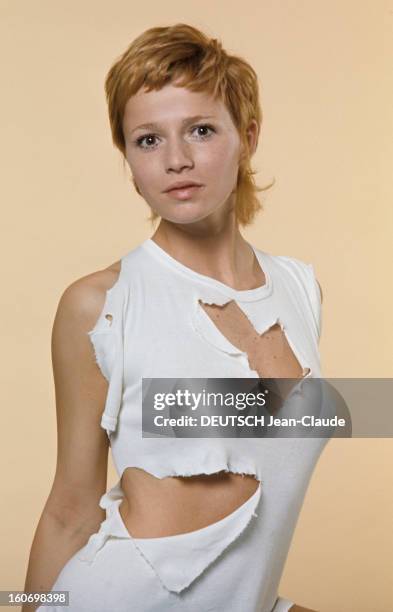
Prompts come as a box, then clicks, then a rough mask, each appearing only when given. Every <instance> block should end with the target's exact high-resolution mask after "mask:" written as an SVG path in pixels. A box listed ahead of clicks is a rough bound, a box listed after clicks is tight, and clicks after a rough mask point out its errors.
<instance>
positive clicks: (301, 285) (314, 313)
mask: <svg viewBox="0 0 393 612" xmlns="http://www.w3.org/2000/svg"><path fill="white" fill-rule="evenodd" d="M250 247H251V248H252V249H253V251H254V254H255V256H256V259H257V261H258V263H259V265H260V267H261V269H262V270H263V272H264V275H265V279H266V282H265V284H264V285H263V286H260V287H257V288H255V289H249V290H236V289H233V288H231V287H229V286H228V285H226V284H224V283H222V282H220V281H218V280H216V279H213V278H212V277H209V276H205V275H203V274H200V273H198V272H196V271H194V270H192V269H190V268H189V267H187V266H185V265H183V264H182V263H181V262H179V261H178V260H177V259H175V258H173V257H172V256H171V255H169V254H168V253H167V252H166V251H165V250H164V249H162V248H161V247H160V246H159V245H158V244H157V243H156V242H154V241H153V240H152V239H150V238H149V239H147V240H145V241H144V242H142V243H141V244H140V245H139V246H137V247H136V248H134V249H133V250H131V251H130V252H128V253H127V254H126V255H124V256H123V257H122V258H121V269H120V274H119V277H118V279H117V281H116V282H115V284H114V285H113V286H112V287H111V288H110V289H109V290H108V291H107V292H106V297H105V303H104V306H103V308H102V311H101V313H100V315H99V317H98V319H97V321H96V324H95V326H94V328H93V329H92V330H91V331H89V332H88V335H89V337H90V340H91V342H92V344H93V347H94V352H95V357H96V361H97V364H98V366H99V367H100V369H101V371H102V373H103V375H104V376H105V378H106V379H107V380H108V383H109V385H108V392H107V396H106V402H105V408H104V411H103V414H102V418H101V426H102V427H103V428H104V429H105V430H106V432H107V435H108V437H109V440H110V446H111V452H112V458H113V462H114V465H115V468H116V471H117V473H118V476H119V479H120V480H119V482H118V483H117V484H116V485H115V486H114V487H112V489H111V490H110V491H108V492H107V493H106V494H105V495H104V496H103V497H102V499H101V501H100V505H101V507H102V508H106V509H107V510H108V509H110V508H113V505H114V504H115V505H116V504H117V503H118V502H119V500H120V499H121V496H122V491H121V487H120V481H121V476H122V474H123V473H124V470H125V469H126V468H127V467H136V468H140V469H143V470H145V471H147V472H148V473H150V474H152V475H153V476H155V477H157V478H165V477H168V476H191V475H196V474H212V473H215V472H219V471H222V470H225V471H230V472H233V473H241V474H253V475H255V476H256V478H257V479H258V480H259V481H260V483H261V484H260V486H259V488H258V490H257V491H256V493H255V494H254V495H253V496H252V498H251V499H250V500H248V501H247V502H246V504H244V505H243V506H242V508H241V509H239V510H238V511H236V512H234V513H233V514H232V515H230V516H229V517H227V518H226V519H224V520H223V521H219V523H218V524H217V525H216V527H215V528H217V529H218V528H220V529H223V533H222V534H220V536H219V537H218V536H217V537H216V538H215V542H216V544H215V546H210V548H209V547H208V548H207V550H209V551H210V552H209V555H211V556H212V558H215V557H216V556H217V555H219V554H220V553H221V552H222V549H223V548H225V546H227V544H228V542H229V541H232V540H233V539H234V538H235V537H236V535H238V534H239V533H240V532H241V531H242V530H243V529H244V528H245V525H246V524H247V523H248V521H249V520H250V518H251V516H252V515H255V510H256V508H257V505H258V503H259V502H260V500H263V508H264V512H265V514H264V519H263V520H264V521H265V522H264V523H263V530H264V537H265V538H266V548H264V549H263V551H262V548H261V551H262V552H261V554H264V555H266V568H267V569H266V576H267V577H266V580H267V583H268V585H269V586H268V587H266V594H265V595H266V601H269V602H271V603H270V604H269V605H270V606H271V607H270V608H268V607H266V609H269V610H270V609H272V608H273V602H274V601H275V598H276V589H277V585H278V582H279V579H280V576H281V572H282V569H283V565H284V562H285V558H286V554H287V552H288V550H289V544H290V541H291V538H292V534H293V531H294V528H295V525H296V520H297V517H298V515H299V512H300V509H301V505H302V501H303V498H304V495H305V492H306V488H307V485H308V482H309V480H310V477H311V475H312V471H313V469H314V466H315V464H316V462H317V459H318V457H319V454H320V453H321V451H322V449H323V447H324V445H325V444H326V442H327V440H326V438H290V437H289V438H286V437H283V438H263V439H261V438H252V439H250V438H225V437H214V438H213V437H210V438H176V437H175V438H173V437H168V436H156V437H143V436H142V379H143V378H162V379H167V378H171V379H173V378H209V379H210V378H211V379H213V378H259V377H260V376H259V374H258V372H256V371H255V370H252V369H251V367H250V364H249V360H248V356H247V353H245V352H243V351H241V350H240V349H239V348H238V347H236V346H235V345H234V344H232V343H231V342H230V341H229V340H228V339H227V338H226V336H225V335H224V334H222V333H221V331H219V329H218V327H217V326H216V325H215V324H214V323H213V321H212V320H211V319H210V317H209V316H208V315H207V313H206V312H205V310H204V309H203V307H202V306H201V304H200V303H199V300H201V301H202V302H203V303H206V304H216V305H224V304H226V303H227V302H230V301H232V300H234V301H235V302H236V303H237V305H238V306H239V308H240V309H241V310H242V311H243V312H244V314H245V315H246V316H247V317H248V319H249V321H250V322H251V324H252V325H253V327H254V329H255V330H256V331H257V333H258V334H263V333H264V332H265V331H267V330H268V329H269V328H270V327H272V325H274V324H275V323H279V324H280V325H281V328H282V330H283V332H284V333H285V335H286V339H287V341H288V344H289V346H290V347H291V349H292V351H293V353H294V355H295V357H296V358H297V360H298V362H299V363H300V365H301V366H302V367H303V369H304V370H306V369H307V370H308V373H307V375H306V376H305V378H307V377H316V378H318V377H320V376H321V366H320V357H319V349H318V343H319V337H320V332H321V296H320V291H319V287H318V283H317V281H316V277H315V274H314V269H313V266H312V264H308V263H305V262H303V261H301V260H299V259H296V258H293V257H286V256H281V255H272V254H269V253H267V252H265V251H263V250H261V249H258V248H256V247H254V246H252V245H250ZM303 380H304V379H302V381H303ZM299 398H300V396H299ZM300 399H301V398H300ZM300 399H299V401H300ZM108 520H109V524H110V517H109V519H108ZM198 532H199V533H198ZM109 533H110V531H108V529H107V531H106V534H107V535H108V534H109ZM273 533H274V540H272V534H273ZM196 534H197V535H198V537H201V538H202V536H203V537H206V538H209V534H210V536H211V535H212V534H211V532H210V531H209V528H206V530H198V531H197V532H196ZM188 537H189V538H192V537H193V534H192V533H191V534H188ZM195 537H196V536H195ZM154 540H155V539H150V540H149V539H148V540H144V539H139V540H135V542H137V545H138V546H140V548H141V550H142V551H143V554H144V556H147V558H148V559H149V562H150V564H151V565H152V566H153V567H154V569H155V570H156V571H157V573H158V575H159V577H160V579H161V580H162V582H163V584H164V585H165V586H166V588H168V589H170V590H173V591H176V592H179V591H181V590H182V589H183V588H185V587H186V586H187V585H189V584H190V583H191V581H192V580H193V579H195V577H196V576H197V575H198V574H199V573H200V572H201V571H202V569H203V568H204V567H206V565H207V564H208V562H211V560H212V559H210V561H209V560H208V559H207V558H206V557H203V556H202V558H201V559H199V561H200V564H199V565H198V555H197V553H195V557H193V558H192V557H190V555H189V553H187V551H186V549H184V558H183V559H182V565H181V567H182V571H181V574H178V575H176V576H174V575H173V574H171V575H168V574H167V563H166V561H165V560H167V559H168V555H169V556H170V554H171V552H170V550H171V549H170V546H169V545H170V544H171V545H173V554H174V555H177V554H178V551H177V549H176V546H177V545H178V544H179V536H172V537H168V538H164V539H163V540H164V541H165V542H166V548H165V553H163V552H162V549H161V550H159V549H158V548H156V549H154V546H153V544H154ZM156 540H157V542H158V539H156ZM190 541H191V540H190ZM273 541H274V544H272V542H273ZM261 545H262V540H261ZM93 548H94V547H93ZM199 548H200V547H199ZM199 548H198V550H199ZM175 549H176V550H175ZM86 550H87V549H86ZM95 550H96V549H95ZM86 554H87V553H86ZM198 554H201V555H202V552H200V553H198ZM258 609H259V608H258ZM261 609H262V608H261ZM263 609H265V608H263Z"/></svg>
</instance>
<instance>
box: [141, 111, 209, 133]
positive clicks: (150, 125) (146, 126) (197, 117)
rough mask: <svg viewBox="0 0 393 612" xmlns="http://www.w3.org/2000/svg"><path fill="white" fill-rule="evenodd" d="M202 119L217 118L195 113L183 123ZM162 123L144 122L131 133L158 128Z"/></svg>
mask: <svg viewBox="0 0 393 612" xmlns="http://www.w3.org/2000/svg"><path fill="white" fill-rule="evenodd" d="M200 119H216V117H215V116H214V115H193V116H192V117H186V118H185V119H183V121H182V125H186V124H187V123H192V122H193V121H200ZM160 127H161V125H160V124H159V123H142V124H141V125H138V127H135V128H134V129H133V130H131V132H130V134H133V133H134V132H136V130H156V129H159V128H160Z"/></svg>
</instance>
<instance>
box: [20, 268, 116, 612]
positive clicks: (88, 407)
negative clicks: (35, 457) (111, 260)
mask: <svg viewBox="0 0 393 612" xmlns="http://www.w3.org/2000/svg"><path fill="white" fill-rule="evenodd" d="M115 280H116V277H115V276H114V273H113V270H111V269H107V270H102V271H99V272H96V273H94V274H91V275H88V276H86V277H83V278H81V279H79V280H77V281H76V282H74V283H73V284H72V285H70V286H69V287H68V288H67V289H66V290H65V291H64V293H63V295H62V297H61V299H60V302H59V306H58V309H57V312H56V317H55V320H54V325H53V331H52V365H53V374H54V383H55V394H56V416H57V463H56V471H55V476H54V480H53V484H52V488H51V491H50V493H49V497H48V499H47V501H46V504H45V506H44V509H43V512H42V514H41V517H40V520H39V522H38V526H37V529H36V532H35V535H34V539H33V543H32V547H31V551H30V556H29V562H28V568H27V575H26V581H25V587H24V590H25V591H30V592H36V591H50V590H51V587H52V585H53V583H54V582H55V579H56V578H57V576H58V574H59V573H60V570H61V569H62V568H63V566H64V565H65V564H66V562H67V561H68V560H69V559H70V558H71V557H72V556H73V555H74V554H75V553H76V552H77V551H78V550H79V549H80V548H82V546H84V544H85V543H86V542H87V540H88V539H89V537H90V535H91V534H92V533H94V532H95V531H97V530H98V528H99V525H100V523H101V522H102V521H103V520H104V519H105V511H104V510H102V509H101V508H100V507H99V505H98V504H99V500H100V497H101V496H102V495H103V494H104V492H105V490H106V484H107V462H108V438H107V435H106V432H105V431H104V430H103V429H102V427H101V426H100V419H101V415H102V412H103V409H104V404H105V398H106V393H107V388H108V383H107V381H106V380H105V378H104V377H103V375H102V374H101V372H100V370H99V368H98V366H97V363H96V361H95V356H94V350H93V348H92V346H91V342H90V339H89V337H88V335H87V331H89V330H90V329H92V328H93V327H94V324H95V322H96V320H97V319H98V316H99V313H100V312H101V309H102V308H103V305H104V299H105V291H106V289H107V288H109V287H110V286H111V285H112V284H114V281H115ZM36 607H38V605H37V606H24V607H23V608H22V612H25V611H27V610H30V611H31V610H33V609H36Z"/></svg>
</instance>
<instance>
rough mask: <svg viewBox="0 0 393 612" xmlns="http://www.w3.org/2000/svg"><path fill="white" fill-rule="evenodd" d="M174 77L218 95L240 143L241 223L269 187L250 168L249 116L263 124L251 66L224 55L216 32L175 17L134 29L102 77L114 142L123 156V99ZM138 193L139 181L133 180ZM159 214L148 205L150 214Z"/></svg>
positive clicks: (178, 82)
mask: <svg viewBox="0 0 393 612" xmlns="http://www.w3.org/2000/svg"><path fill="white" fill-rule="evenodd" d="M173 82H176V85H177V86H179V87H185V88H187V89H188V90H189V91H194V92H206V93H208V94H210V95H212V96H213V98H214V99H219V100H221V101H223V103H224V104H225V106H226V108H227V110H228V111H229V113H230V116H231V118H232V121H233V123H234V125H235V127H236V129H237V131H238V133H239V137H240V141H241V142H242V143H243V145H244V147H245V148H244V151H246V154H245V155H243V157H242V159H241V160H240V162H239V170H238V176H237V186H236V204H235V217H236V221H237V222H238V223H239V224H240V225H243V226H246V225H249V224H250V223H252V221H253V220H254V217H255V215H256V214H257V212H258V211H259V210H263V206H262V204H261V203H260V201H259V199H258V197H257V192H258V191H265V190H266V189H269V188H270V187H271V186H272V185H273V183H274V181H273V183H271V184H270V185H267V186H265V187H258V186H257V185H256V184H255V181H254V174H255V171H254V170H252V168H251V165H250V164H251V159H250V157H251V156H250V152H249V148H248V142H247V137H246V130H247V128H248V126H249V124H250V122H251V120H252V119H255V120H256V122H257V124H258V138H259V133H260V128H261V124H262V109H261V106H260V102H259V93H258V78H257V75H256V73H255V71H254V69H253V68H252V67H251V66H250V65H249V64H248V63H247V62H246V61H245V60H244V59H242V58H240V57H238V56H236V55H229V54H228V53H227V52H226V51H225V50H224V49H223V48H222V45H221V42H220V41H219V40H217V39H216V38H208V37H207V36H206V35H205V34H204V33H203V32H201V31H200V30H197V29H196V28H194V27H192V26H190V25H187V24H184V23H178V24H176V25H173V26H168V27H154V28H150V29H148V30H146V31H145V32H143V33H142V34H141V35H139V36H138V37H137V38H135V40H133V42H132V43H131V44H130V45H129V46H128V47H127V49H126V50H125V52H124V53H123V54H122V55H121V56H120V57H119V58H118V59H116V61H115V63H114V64H113V65H112V66H111V68H110V70H109V72H108V74H107V76H106V79H105V93H106V100H107V104H108V113H109V120H110V126H111V132H112V140H113V144H114V145H115V147H116V148H117V149H119V151H120V152H121V153H122V155H123V162H124V161H125V157H126V146H125V139H124V133H123V116H124V109H125V106H126V104H127V101H128V100H129V99H130V98H131V97H132V96H133V95H135V94H136V93H137V92H138V91H139V90H140V89H141V88H142V87H143V88H144V89H145V90H146V91H152V90H160V89H162V88H163V87H164V86H165V85H167V84H168V83H173ZM133 183H134V186H135V188H136V190H137V192H138V194H139V195H141V194H140V191H139V190H138V186H137V185H136V183H135V181H134V180H133ZM158 217H159V215H157V213H156V212H155V211H154V210H153V211H152V213H151V215H150V217H149V220H150V221H151V222H154V221H155V220H156V219H157V218H158Z"/></svg>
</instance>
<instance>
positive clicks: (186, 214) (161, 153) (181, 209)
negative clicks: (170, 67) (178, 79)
mask: <svg viewBox="0 0 393 612" xmlns="http://www.w3.org/2000/svg"><path fill="white" fill-rule="evenodd" d="M143 124H149V125H148V126H145V127H141V126H142V125H143ZM123 130H124V137H125V142H126V158H127V161H128V164H129V166H130V169H131V172H132V174H133V177H134V180H135V182H136V184H137V186H138V188H139V191H140V192H141V195H142V197H143V198H144V199H145V200H146V202H147V204H148V205H149V206H150V207H151V208H152V209H153V210H154V211H156V213H157V214H158V215H160V216H161V217H162V218H163V219H166V220H168V221H171V222H174V223H192V222H195V221H199V220H202V219H205V218H206V217H208V216H209V215H212V213H216V215H215V217H216V216H217V211H219V210H221V213H222V214H226V213H227V211H228V210H229V209H230V208H232V207H233V206H234V203H235V199H234V197H235V194H234V193H233V191H234V189H235V188H236V182H237V174H238V166H239V157H240V153H241V143H240V137H239V134H238V132H237V130H236V127H235V125H234V124H233V122H232V119H231V116H230V114H229V112H228V110H227V109H226V107H225V105H224V103H223V102H221V101H217V100H213V98H212V97H211V96H209V95H208V94H206V93H205V92H191V91H188V90H187V89H185V88H184V87H175V86H174V85H173V84H169V85H166V86H165V87H163V88H162V89H161V90H160V91H154V90H153V91H150V92H148V93H146V92H145V91H142V90H140V91H139V92H138V93H137V94H136V95H134V96H132V97H131V98H130V99H129V100H128V102H127V105H126V108H125V112H124V118H123ZM180 181H181V182H187V181H195V182H196V183H199V184H200V185H201V186H200V187H197V188H194V189H193V190H189V191H187V190H183V191H180V190H177V191H172V192H167V191H166V190H167V189H168V188H169V187H171V186H172V185H173V184H174V183H176V182H180Z"/></svg>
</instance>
